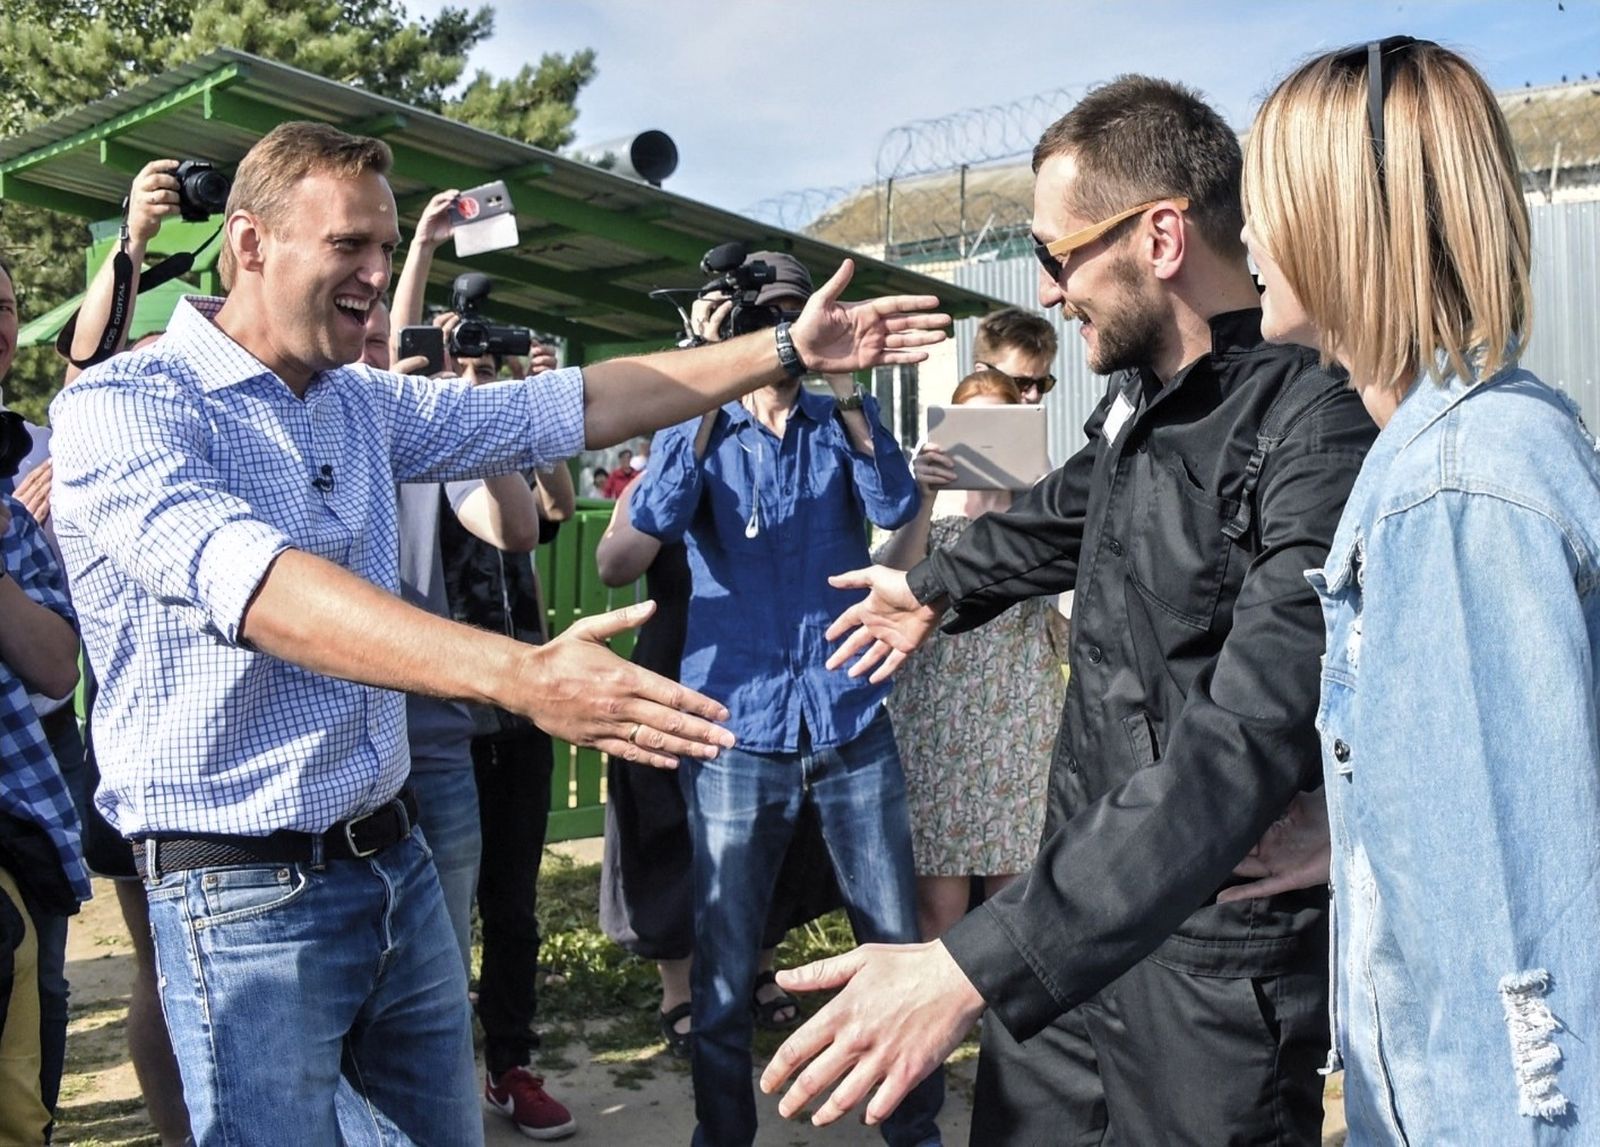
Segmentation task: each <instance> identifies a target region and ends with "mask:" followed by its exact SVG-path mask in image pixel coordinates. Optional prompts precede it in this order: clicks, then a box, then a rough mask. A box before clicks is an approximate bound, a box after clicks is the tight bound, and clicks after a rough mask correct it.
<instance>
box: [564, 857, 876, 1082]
mask: <svg viewBox="0 0 1600 1147" xmlns="http://www.w3.org/2000/svg"><path fill="white" fill-rule="evenodd" d="M539 929H540V932H541V934H542V935H543V937H544V942H543V945H542V947H541V950H540V953H539V962H540V964H541V965H542V966H543V967H545V968H547V969H548V974H547V975H546V977H545V980H544V982H543V983H542V984H541V985H540V988H539V1022H540V1025H541V1026H542V1027H543V1029H544V1032H543V1046H542V1048H541V1050H540V1052H539V1062H540V1063H541V1064H543V1065H548V1066H552V1067H554V1066H556V1064H555V1063H554V1062H553V1060H552V1055H553V1054H559V1052H560V1050H561V1049H562V1048H564V1047H566V1046H568V1045H569V1044H570V1043H572V1041H573V1040H575V1039H578V1038H581V1039H582V1040H583V1041H584V1043H585V1044H586V1045H587V1047H588V1048H589V1050H590V1051H591V1052H592V1053H594V1054H595V1056H596V1058H597V1059H600V1060H601V1061H602V1062H616V1063H619V1064H622V1063H627V1064H630V1065H633V1066H629V1067H628V1068H627V1069H626V1072H625V1074H626V1075H627V1077H628V1078H630V1079H635V1080H636V1079H641V1078H645V1076H644V1074H643V1073H644V1072H647V1071H651V1070H654V1069H655V1068H661V1067H668V1068H671V1069H673V1070H678V1071H686V1070H687V1066H686V1065H685V1064H684V1063H683V1062H682V1061H680V1060H676V1059H673V1058H671V1057H670V1056H668V1055H667V1054H666V1051H665V1045H664V1043H663V1042H662V1039H661V1033H660V1029H659V1027H658V1026H657V1021H656V1010H657V1008H658V1007H659V1005H660V1002H661V981H660V979H659V978H658V977H657V975H656V968H655V964H654V963H652V962H651V961H649V960H642V959H640V958H639V957H637V956H634V955H631V954H629V953H628V952H625V951H624V950H623V949H622V948H620V947H618V946H617V945H616V944H614V943H612V942H611V940H610V939H609V938H608V937H607V936H606V935H605V933H604V932H602V931H601V930H600V866H599V865H597V864H578V863H577V862H575V861H574V860H572V859H571V858H570V857H568V856H564V855H562V854H560V853H556V852H546V853H545V859H544V868H543V869H542V871H541V872H540V876H539ZM854 946H855V941H854V939H853V938H852V937H851V935H850V925H849V922H848V921H847V920H846V919H845V916H844V913H843V912H833V913H830V914H828V915H827V916H824V917H822V918H821V919H818V920H814V921H812V922H811V923H809V924H806V925H804V926H803V927H800V928H796V929H794V930H793V931H791V932H790V933H789V935H788V937H787V939H785V941H784V943H783V945H782V946H781V947H780V948H779V949H778V966H779V967H793V966H795V965H797V964H804V963H807V962H809V961H811V960H820V959H822V958H824V957H826V956H834V955H838V954H839V953H841V952H847V951H849V950H850V949H851V948H853V947H854ZM825 1000H826V997H825V996H816V995H813V996H809V997H805V998H802V999H801V1015H802V1018H803V1017H805V1016H808V1015H810V1014H811V1013H813V1012H814V1011H816V1009H817V1008H818V1007H820V1006H821V1005H822V1004H823V1003H824V1002H825ZM784 1034H785V1033H783V1032H763V1031H758V1032H757V1033H756V1054H757V1055H758V1056H770V1055H771V1054H772V1053H773V1052H774V1051H776V1050H777V1048H778V1045H779V1044H780V1043H782V1042H783V1039H784ZM617 1070H619V1071H620V1070H622V1068H620V1067H619V1068H618V1069H617ZM619 1086H627V1084H626V1083H623V1082H621V1081H619Z"/></svg>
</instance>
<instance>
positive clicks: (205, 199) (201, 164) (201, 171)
mask: <svg viewBox="0 0 1600 1147" xmlns="http://www.w3.org/2000/svg"><path fill="white" fill-rule="evenodd" d="M172 177H173V178H174V179H176V180H177V181H178V211H179V212H180V213H181V215H182V216H183V219H184V220H185V221H186V222H189V223H203V222H204V221H205V220H207V219H209V218H211V217H212V216H213V215H217V214H220V213H221V212H222V211H223V210H225V209H226V208H227V206H228V192H229V191H231V190H232V189H233V181H232V180H230V179H229V178H228V177H227V176H226V175H224V174H222V172H220V171H218V170H217V169H216V167H214V166H213V165H212V164H209V163H207V162H206V161H205V160H203V159H185V160H183V161H182V162H181V163H179V164H178V168H177V170H176V171H174V172H173V173H172Z"/></svg>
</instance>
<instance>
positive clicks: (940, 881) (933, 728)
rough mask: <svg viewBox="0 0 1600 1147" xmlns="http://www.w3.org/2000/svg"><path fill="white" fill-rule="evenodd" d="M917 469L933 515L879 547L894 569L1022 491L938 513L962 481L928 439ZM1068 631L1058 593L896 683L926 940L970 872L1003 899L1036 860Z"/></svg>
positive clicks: (972, 390)
mask: <svg viewBox="0 0 1600 1147" xmlns="http://www.w3.org/2000/svg"><path fill="white" fill-rule="evenodd" d="M952 401H953V402H955V403H956V404H967V405H972V406H1005V405H1012V404H1015V403H1018V402H1020V401H1021V396H1020V395H1019V394H1018V392H1017V388H1016V384H1015V383H1013V382H1012V381H1011V379H1010V378H1008V377H1007V376H1005V375H1004V374H1001V373H1000V372H999V371H995V370H980V371H977V372H976V373H974V374H971V375H968V376H967V377H966V378H965V379H963V380H962V381H961V385H960V386H958V387H956V391H955V395H954V397H953V399H952ZM912 467H913V470H914V472H915V474H916V476H917V482H918V484H919V485H920V486H921V487H922V510H921V512H920V513H919V514H918V515H917V518H916V520H915V521H913V522H911V523H910V524H909V525H906V526H903V527H901V528H900V529H899V530H897V531H896V532H895V534H894V536H893V537H892V538H890V539H889V541H888V542H886V543H885V544H884V545H883V547H882V548H881V549H880V550H879V552H878V554H877V555H876V556H877V560H878V561H879V562H880V563H882V564H884V565H888V566H893V567H895V568H897V569H909V568H911V567H912V566H913V565H915V564H916V563H917V562H919V561H921V560H922V559H923V558H924V557H926V556H927V554H928V551H929V550H930V548H933V547H938V546H944V545H949V544H950V543H951V542H953V541H955V539H956V538H957V537H959V536H960V534H961V531H962V530H964V529H965V528H966V527H967V524H968V523H969V522H971V521H972V520H973V519H974V518H976V517H978V516H979V515H980V514H986V513H1001V512H1004V511H1005V510H1007V509H1008V508H1010V505H1011V493H1010V491H1006V490H968V491H959V492H954V494H953V496H955V497H959V498H960V499H961V501H959V502H958V503H957V504H956V505H955V506H954V507H952V508H951V509H949V510H944V511H942V512H941V514H940V515H939V516H936V515H935V509H934V502H935V497H934V496H935V494H936V493H937V492H938V491H939V490H940V489H941V488H943V487H945V486H948V485H949V484H950V482H951V481H953V480H954V478H955V470H954V468H953V467H952V466H951V464H950V459H949V456H948V455H946V454H945V453H944V452H942V451H941V450H939V448H938V447H935V446H927V447H924V448H923V449H922V450H921V451H919V452H918V454H917V456H916V458H915V459H914V460H913V462H912ZM949 496H951V495H947V497H949ZM1065 637H1066V629H1065V621H1064V619H1063V618H1062V617H1061V615H1060V613H1058V612H1057V610H1056V608H1055V605H1054V601H1053V599H1048V598H1044V599H1032V600H1029V601H1025V602H1022V603H1020V604H1019V605H1017V606H1016V607H1015V608H1013V609H1011V610H1009V611H1008V612H1006V613H1005V614H1003V615H1002V616H1000V617H998V618H996V619H995V620H994V621H992V622H990V623H989V624H987V625H985V626H984V627H983V628H982V629H979V630H976V631H973V632H971V633H961V634H955V635H951V634H946V633H936V634H934V636H933V638H932V639H931V640H930V641H929V642H928V644H927V645H925V646H924V647H923V648H922V649H920V650H918V651H917V652H916V653H915V654H913V655H912V656H911V658H910V659H909V660H908V661H907V662H906V664H905V665H904V666H903V667H902V668H901V670H900V672H899V675H898V677H897V678H896V684H895V688H894V692H893V693H891V694H890V695H889V702H888V704H889V712H890V715H891V716H892V718H893V720H894V733H895V739H896V741H898V742H899V745H900V759H901V761H902V762H903V764H904V766H905V773H906V799H907V803H908V805H909V810H910V814H911V845H912V851H913V853H914V854H915V858H916V865H917V916H918V923H919V925H920V926H921V930H922V938H923V939H924V940H932V939H934V938H936V937H938V936H940V935H942V934H943V933H944V931H945V929H947V928H949V927H950V925H952V924H954V923H955V922H956V921H957V920H959V919H960V918H961V916H962V914H963V913H964V912H965V911H966V910H967V901H968V894H969V891H970V878H971V877H973V876H981V877H983V880H984V891H985V895H988V896H992V895H994V894H995V893H996V892H998V891H999V890H1000V889H1001V888H1003V887H1005V885H1006V884H1007V883H1008V882H1009V881H1011V880H1012V878H1013V877H1015V876H1016V874H1017V873H1018V872H1021V871H1022V870H1024V869H1026V868H1027V867H1028V866H1029V865H1030V864H1031V863H1032V862H1033V856H1034V853H1035V851H1037V849H1038V847H1039V836H1040V833H1041V832H1042V830H1043V826H1044V810H1045V796H1046V788H1047V781H1048V776H1049V771H1050V748H1051V745H1052V743H1053V742H1054V740H1055V731H1056V725H1057V722H1058V721H1059V720H1060V717H1061V705H1062V700H1063V697H1064V695H1065V693H1066V680H1065V678H1064V676H1063V675H1062V670H1061V666H1062V662H1063V660H1064V658H1065V651H1066V640H1065Z"/></svg>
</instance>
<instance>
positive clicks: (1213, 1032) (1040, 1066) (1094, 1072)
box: [971, 953, 1328, 1147]
mask: <svg viewBox="0 0 1600 1147" xmlns="http://www.w3.org/2000/svg"><path fill="white" fill-rule="evenodd" d="M1327 1001H1328V969H1327V961H1326V955H1325V954H1317V953H1312V954H1311V955H1310V956H1308V957H1307V958H1305V959H1302V960H1300V961H1298V962H1297V963H1296V965H1295V966H1294V967H1293V968H1291V969H1290V970H1288V971H1287V972H1285V973H1283V974H1279V975H1273V976H1263V977H1256V978H1251V977H1248V976H1245V977H1224V976H1201V975H1195V974H1193V973H1190V972H1183V971H1178V970H1176V969H1174V968H1172V967H1169V966H1166V965H1164V964H1161V963H1159V962H1157V960H1156V958H1155V957H1151V958H1149V959H1146V960H1144V961H1142V962H1141V963H1139V964H1138V965H1136V966H1135V967H1134V968H1132V969H1131V970H1130V971H1128V972H1127V973H1126V974H1125V975H1124V976H1122V978H1120V979H1119V980H1117V981H1116V982H1115V983H1113V984H1112V985H1111V986H1110V987H1108V988H1106V989H1105V990H1104V991H1102V992H1101V993H1100V994H1099V995H1097V996H1095V997H1094V998H1093V999H1091V1000H1089V1001H1088V1002H1087V1003H1084V1004H1081V1005H1080V1006H1078V1007H1077V1008H1074V1009H1073V1010H1072V1011H1070V1012H1067V1013H1066V1014H1065V1015H1063V1016H1061V1017H1060V1018H1059V1019H1057V1020H1056V1021H1055V1022H1054V1023H1053V1024H1051V1025H1050V1026H1049V1027H1047V1028H1045V1029H1044V1031H1042V1032H1040V1033H1039V1034H1038V1035H1036V1036H1034V1037H1033V1038H1032V1039H1030V1040H1028V1041H1027V1042H1026V1043H1023V1044H1019V1043H1017V1041H1016V1040H1014V1039H1012V1038H1011V1035H1010V1033H1008V1032H1007V1031H1006V1029H1005V1028H1004V1027H1003V1026H1002V1025H1001V1024H1000V1023H999V1022H997V1021H996V1020H995V1019H994V1017H993V1016H985V1017H984V1021H983V1037H982V1043H981V1051H980V1055H979V1059H978V1081H977V1090H976V1095H975V1098H974V1103H973V1113H972V1139H971V1147H1002V1145H1004V1147H1091V1145H1094V1147H1127V1145H1138V1147H1148V1145H1151V1144H1161V1145H1163V1147H1176V1145H1180V1144H1193V1145H1195V1147H1224V1145H1234V1144H1238V1145H1245V1144H1251V1145H1256V1144H1261V1145H1266V1144H1273V1145H1281V1147H1302V1145H1305V1147H1317V1145H1318V1144H1320V1143H1321V1142H1322V1087H1323V1077H1322V1076H1321V1075H1319V1074H1318V1068H1320V1067H1321V1066H1322V1064H1323V1062H1324V1060H1325V1059H1326V1056H1327V1051H1328V1004H1327Z"/></svg>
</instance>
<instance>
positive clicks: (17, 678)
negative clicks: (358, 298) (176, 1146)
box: [0, 280, 89, 1143]
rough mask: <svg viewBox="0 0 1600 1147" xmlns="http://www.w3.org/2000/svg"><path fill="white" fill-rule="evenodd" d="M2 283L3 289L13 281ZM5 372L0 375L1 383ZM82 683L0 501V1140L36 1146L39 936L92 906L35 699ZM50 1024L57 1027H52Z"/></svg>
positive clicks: (18, 512) (20, 535)
mask: <svg viewBox="0 0 1600 1147" xmlns="http://www.w3.org/2000/svg"><path fill="white" fill-rule="evenodd" d="M8 282H9V280H8ZM4 366H5V364H4V363H0V374H3V373H4ZM77 683H78V635H77V631H76V630H75V629H74V628H73V614H72V607H71V606H70V605H69V604H68V603H67V595H66V583H65V581H64V579H63V578H62V576H61V570H60V567H59V566H57V565H56V560H55V556H54V555H53V554H52V553H51V552H50V546H49V543H47V542H46V541H45V538H44V532H43V531H42V530H40V529H39V527H38V526H37V525H35V524H34V521H33V519H32V518H31V517H29V516H28V511H27V510H26V509H24V508H23V506H22V503H20V502H18V501H16V500H15V499H14V498H12V497H10V496H9V495H6V494H0V973H9V974H0V982H3V983H4V985H5V991H4V992H0V1142H6V1143H40V1142H43V1141H44V1137H45V1129H46V1127H48V1125H49V1123H50V1120H51V1111H50V1106H51V1105H52V1104H53V1103H54V1094H53V1091H54V1088H53V1087H51V1088H50V1094H46V1089H45V1083H44V1081H45V1079H47V1078H48V1079H53V1080H59V1078H60V1072H61V1064H60V1063H59V1062H56V1063H53V1064H47V1063H45V1062H44V1061H45V1059H46V1058H48V1057H49V1055H50V1054H51V1049H54V1054H55V1058H56V1059H57V1060H59V1052H60V1049H61V1047H62V1046H63V1044H62V1039H61V1038H60V1037H62V1036H64V1035H65V1027H66V1022H65V1021H66V1017H65V1015H62V1016H61V1017H60V1024H59V1027H57V1029H56V1030H55V1031H54V1032H53V1033H51V1038H46V1033H45V1031H44V1030H43V1028H42V1027H41V1007H40V979H39V976H40V971H41V967H42V965H41V963H40V956H41V952H40V933H41V930H47V929H48V928H49V926H50V924H51V923H52V921H58V920H59V919H60V918H62V917H66V916H70V915H72V914H73V913H75V912H76V911H77V910H78V903H79V901H82V900H87V899H88V898H89V875H88V872H87V871H86V870H85V869H84V867H83V853H82V848H81V845H80V843H79V839H78V815H77V812H76V811H75V810H74V809H73V807H72V798H71V796H70V794H69V793H68V792H67V784H66V781H65V780H64V779H63V778H62V776H61V770H60V768H59V767H58V766H57V764H56V759H55V757H54V756H52V755H51V753H50V744H49V741H48V740H47V739H46V737H45V734H44V730H43V729H42V728H41V727H40V725H39V718H38V715H37V714H36V712H35V711H34V707H33V702H32V701H31V700H30V699H29V697H28V692H29V690H30V689H32V690H34V691H37V692H40V693H43V694H45V695H46V696H49V697H65V696H66V695H67V694H69V693H71V692H72V688H73V686H75V685H76V684H77ZM52 1022H54V1021H52Z"/></svg>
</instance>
